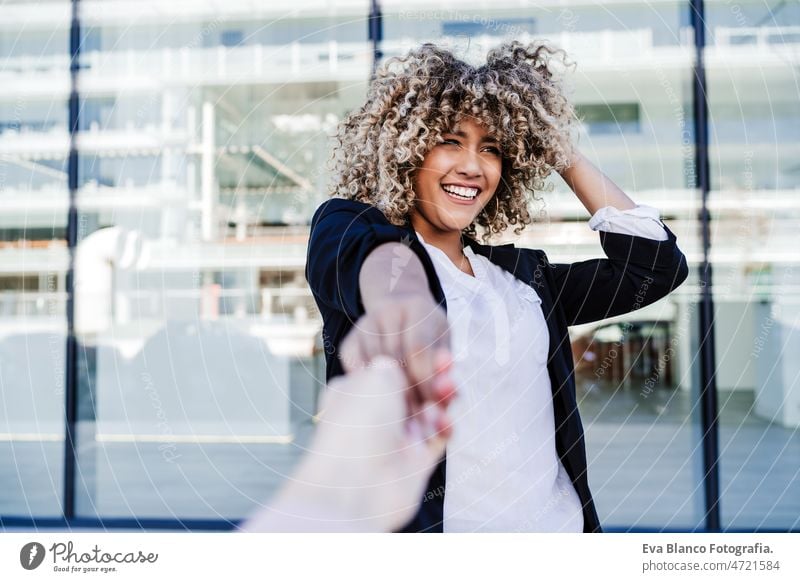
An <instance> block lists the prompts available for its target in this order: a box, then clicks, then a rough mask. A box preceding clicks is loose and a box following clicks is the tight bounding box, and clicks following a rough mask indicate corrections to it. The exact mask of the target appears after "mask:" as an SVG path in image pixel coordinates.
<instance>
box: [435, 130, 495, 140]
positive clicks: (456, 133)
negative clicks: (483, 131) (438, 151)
mask: <svg viewBox="0 0 800 582" xmlns="http://www.w3.org/2000/svg"><path fill="white" fill-rule="evenodd" d="M445 133H448V134H450V135H457V136H458V137H464V138H466V137H468V136H467V134H466V133H464V132H463V131H461V130H457V131H446V132H445ZM484 142H493V143H500V140H498V139H497V138H496V137H493V136H491V135H486V136H484V137H482V138H481V143H484Z"/></svg>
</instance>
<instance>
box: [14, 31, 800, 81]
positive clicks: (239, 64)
mask: <svg viewBox="0 0 800 582" xmlns="http://www.w3.org/2000/svg"><path fill="white" fill-rule="evenodd" d="M691 36H692V29H691V28H689V27H685V28H683V29H681V31H680V35H679V38H680V43H679V44H675V45H654V44H653V31H652V29H649V28H645V29H636V30H623V31H619V30H602V31H592V32H576V31H561V32H554V33H547V34H542V35H536V36H530V35H528V34H527V33H524V34H521V35H518V36H517V37H516V38H518V39H519V40H522V41H526V40H534V39H539V38H546V39H548V40H549V41H550V42H552V43H553V44H555V45H556V46H559V47H561V48H564V49H565V50H566V51H567V52H568V53H569V54H570V56H572V57H573V58H576V59H577V58H580V59H581V60H584V61H599V62H600V63H604V64H605V63H617V62H618V61H619V59H622V58H624V59H628V58H636V59H639V60H641V59H643V58H645V59H646V58H654V57H657V56H658V55H659V54H661V53H663V54H668V53H669V51H672V50H674V48H675V47H677V46H683V47H686V46H690V43H691ZM504 40H507V38H506V37H502V36H490V35H483V36H479V37H476V38H472V39H470V42H471V43H472V44H477V45H480V46H481V47H486V48H488V47H490V46H494V45H496V44H499V43H500V42H502V41H504ZM710 40H711V42H713V43H714V44H713V45H712V46H713V47H714V48H715V49H719V48H720V47H736V46H740V45H742V44H748V45H755V46H757V47H761V48H766V47H774V46H775V45H776V44H800V27H797V26H781V27H760V28H730V27H716V28H714V30H713V34H712V35H710ZM419 42H420V41H419V39H413V38H407V39H402V40H394V41H386V42H384V43H383V45H382V50H383V52H384V54H385V55H386V56H394V55H399V54H403V53H405V52H406V51H407V50H408V49H410V48H412V47H414V46H417V45H418V44H419ZM438 42H440V43H441V44H443V45H445V46H446V45H448V44H451V45H453V46H455V47H458V46H460V45H462V44H464V42H465V39H463V38H460V37H453V38H449V37H442V38H440V39H438ZM371 58H372V49H371V46H370V45H369V43H367V42H352V43H350V42H348V43H342V42H337V41H330V42H327V43H317V44H305V43H298V42H294V43H290V44H288V45H249V46H236V47H226V46H222V45H220V46H215V47H211V48H201V47H182V48H163V49H158V50H144V51H137V50H126V51H90V52H86V53H84V54H83V57H82V60H81V68H82V69H83V71H82V74H81V78H82V79H83V80H85V81H87V82H88V85H89V86H88V87H87V88H91V84H92V83H91V82H92V80H96V81H97V82H99V83H102V84H103V85H104V86H105V85H107V84H108V80H109V79H120V78H132V77H136V78H141V77H147V78H148V79H151V80H152V79H163V80H166V81H169V82H181V81H185V80H188V79H191V80H194V81H198V80H200V81H202V80H203V79H207V80H212V79H213V80H220V79H227V80H229V81H233V82H235V81H236V80H237V79H241V80H246V79H248V78H264V77H267V78H272V77H275V78H281V79H286V77H287V75H288V76H290V77H297V76H299V77H302V76H303V75H310V74H321V73H322V74H327V75H340V76H342V75H346V74H347V72H348V71H349V72H350V73H351V74H354V75H358V76H364V78H366V73H367V72H368V70H369V67H370V65H371ZM68 70H69V58H68V56H67V55H47V56H43V57H38V56H31V55H24V56H18V57H14V56H12V57H9V58H6V59H5V60H4V61H3V70H2V71H0V80H2V79H4V78H8V77H16V76H19V75H28V76H31V75H34V76H35V75H37V74H39V75H48V74H53V73H64V72H65V71H68ZM144 88H145V89H146V87H144ZM152 88H154V87H151V89H152Z"/></svg>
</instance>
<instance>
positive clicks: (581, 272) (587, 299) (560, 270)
mask: <svg viewBox="0 0 800 582" xmlns="http://www.w3.org/2000/svg"><path fill="white" fill-rule="evenodd" d="M662 225H663V223H662ZM663 227H664V230H666V232H667V240H665V241H658V240H653V239H650V238H645V237H641V236H634V235H628V234H621V233H612V232H605V231H600V244H601V246H602V247H603V251H604V252H605V254H606V256H607V257H608V258H606V259H592V260H588V261H581V262H577V263H571V264H556V263H552V264H551V263H549V261H547V258H546V256H545V257H544V261H545V264H546V265H547V266H548V267H549V270H550V272H551V274H552V275H553V278H554V280H555V289H554V293H555V295H556V299H555V301H556V303H559V304H560V305H561V306H562V307H563V309H564V313H565V315H566V318H567V325H578V324H582V323H591V322H593V321H598V320H600V319H606V318H608V317H614V316H616V315H622V314H623V313H630V312H631V311H634V310H636V309H639V308H640V307H644V306H645V305H650V304H651V303H655V302H656V301H658V300H659V299H661V298H663V297H665V296H666V295H668V294H669V293H670V292H671V291H672V290H674V289H676V288H677V287H678V286H680V285H681V284H682V283H683V282H684V281H685V280H686V278H687V277H688V276H689V267H688V265H687V262H686V257H685V256H684V255H683V253H682V252H681V251H680V249H679V248H678V246H677V244H676V237H675V234H674V233H673V232H672V231H671V230H670V229H669V228H668V227H667V226H666V225H663Z"/></svg>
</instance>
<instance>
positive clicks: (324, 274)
mask: <svg viewBox="0 0 800 582" xmlns="http://www.w3.org/2000/svg"><path fill="white" fill-rule="evenodd" d="M387 242H399V243H402V244H405V245H406V246H408V247H409V248H410V249H411V250H412V251H414V252H415V253H416V255H417V256H418V257H419V258H420V260H421V262H422V265H423V267H424V268H425V272H426V274H427V276H428V281H429V284H430V287H431V291H432V292H434V284H433V281H434V280H437V279H436V275H435V271H434V268H433V265H432V263H431V261H430V258H429V257H428V256H427V252H426V251H425V249H424V248H423V247H422V244H421V243H420V242H419V240H417V238H416V237H414V236H412V235H411V232H410V231H409V230H407V229H404V228H402V227H399V226H395V225H393V224H391V223H390V222H389V221H388V219H387V218H386V217H385V216H384V215H383V213H382V212H381V211H380V210H378V209H377V208H376V207H374V206H370V205H369V204H364V203H362V202H356V201H353V200H345V199H341V198H331V199H329V200H326V201H325V202H323V203H322V204H321V205H320V206H319V208H317V210H316V212H315V213H314V216H313V217H312V219H311V231H310V234H309V241H308V255H307V257H306V259H307V260H306V269H305V275H306V280H307V281H308V284H309V286H310V288H311V292H312V294H313V295H314V298H315V299H316V301H317V302H318V304H321V305H325V306H326V307H328V308H330V309H335V310H338V311H341V312H343V313H345V314H346V315H347V316H348V317H350V318H351V319H357V318H358V317H360V316H361V315H363V314H364V306H363V304H362V302H361V291H360V289H359V285H358V276H359V273H360V272H361V266H362V265H363V264H364V260H365V259H366V258H367V256H368V255H369V253H371V252H372V251H373V250H374V249H375V248H376V247H377V246H379V245H381V244H384V243H387ZM386 276H387V277H389V276H391V274H390V273H387V274H386ZM434 297H436V294H435V292H434Z"/></svg>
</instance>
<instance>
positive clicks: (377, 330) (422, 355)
mask: <svg viewBox="0 0 800 582" xmlns="http://www.w3.org/2000/svg"><path fill="white" fill-rule="evenodd" d="M381 355H382V356H388V357H389V358H391V359H392V360H393V361H394V362H395V363H396V364H397V365H398V366H399V367H400V369H402V370H403V371H404V372H405V376H406V381H407V383H408V389H407V390H406V395H405V396H406V398H405V400H406V404H407V406H408V411H409V414H410V415H411V416H412V417H413V416H415V415H417V414H419V412H420V411H421V410H422V409H423V407H424V406H425V405H426V404H429V403H434V404H438V405H440V406H446V405H447V403H448V402H449V399H450V398H451V397H452V392H451V391H449V390H448V389H447V386H446V383H444V381H443V380H442V378H441V375H437V371H438V369H439V368H440V367H441V366H442V365H443V364H444V363H447V362H448V361H449V359H450V331H449V326H448V323H447V316H446V314H445V312H444V309H442V308H441V306H439V305H438V304H437V303H436V302H435V301H434V300H433V298H432V297H431V295H430V293H428V292H427V291H425V292H423V293H409V294H394V295H389V296H387V297H386V298H385V299H384V300H383V301H376V302H373V303H372V304H371V305H370V309H369V311H368V312H367V313H366V314H365V315H364V316H362V317H361V318H360V319H359V320H358V321H357V322H356V323H355V325H354V326H353V329H352V330H351V331H350V333H349V334H348V335H347V337H345V339H344V340H343V341H342V344H341V346H340V349H339V359H340V360H341V361H342V365H343V367H344V369H345V371H346V372H352V371H355V370H359V369H361V368H364V367H366V366H367V365H368V364H369V363H370V361H372V359H373V358H375V357H377V356H381Z"/></svg>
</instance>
